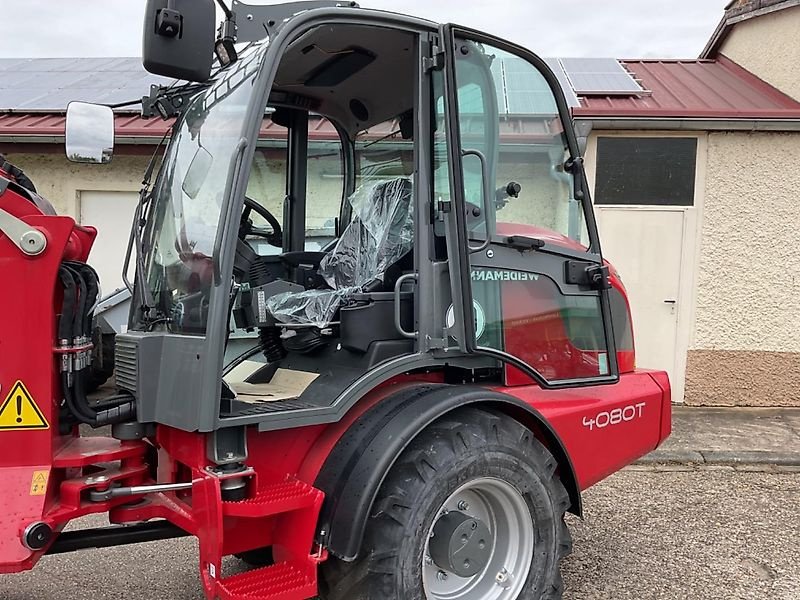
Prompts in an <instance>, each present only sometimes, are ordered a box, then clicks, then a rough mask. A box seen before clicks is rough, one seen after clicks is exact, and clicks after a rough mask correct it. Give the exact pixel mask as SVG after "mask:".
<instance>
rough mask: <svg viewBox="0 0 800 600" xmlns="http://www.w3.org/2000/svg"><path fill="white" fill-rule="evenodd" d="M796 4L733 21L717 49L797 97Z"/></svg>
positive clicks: (799, 24) (799, 27) (799, 28)
mask: <svg viewBox="0 0 800 600" xmlns="http://www.w3.org/2000/svg"><path fill="white" fill-rule="evenodd" d="M798 33H800V6H796V7H792V8H787V9H784V10H779V11H776V12H773V13H769V14H766V15H762V16H760V17H755V18H752V19H748V20H747V21H742V22H741V23H737V24H736V25H735V26H734V28H733V30H732V31H731V32H730V33H729V34H728V37H727V39H726V40H725V41H724V42H723V44H722V47H721V48H720V52H721V53H722V54H724V55H725V56H727V57H728V58H730V59H731V60H733V61H734V62H736V63H738V64H739V65H741V66H743V67H744V68H745V69H747V70H748V71H750V72H751V73H753V74H754V75H756V76H757V77H759V78H761V79H763V80H764V81H766V82H767V83H769V84H771V85H772V86H774V87H776V88H778V89H779V90H781V91H782V92H783V93H784V94H788V95H789V96H791V97H792V98H794V99H795V100H800V39H799V38H798Z"/></svg>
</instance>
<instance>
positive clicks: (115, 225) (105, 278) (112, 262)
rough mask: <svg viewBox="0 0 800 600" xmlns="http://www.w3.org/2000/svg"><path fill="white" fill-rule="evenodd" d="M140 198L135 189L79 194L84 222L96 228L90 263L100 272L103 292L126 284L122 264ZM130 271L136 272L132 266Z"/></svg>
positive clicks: (105, 292) (82, 221)
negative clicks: (130, 190)
mask: <svg viewBox="0 0 800 600" xmlns="http://www.w3.org/2000/svg"><path fill="white" fill-rule="evenodd" d="M138 201H139V194H137V193H136V192H86V191H84V192H81V193H80V222H81V225H91V226H92V227H96V228H97V239H96V240H95V242H94V246H92V252H91V254H89V264H90V265H92V266H93V267H94V268H95V270H96V271H97V273H98V275H100V285H101V286H102V288H103V294H108V293H109V292H112V291H114V290H115V289H117V288H120V287H122V286H123V282H122V265H123V262H124V261H125V251H126V250H127V248H128V237H129V235H130V231H131V224H132V223H133V212H134V210H135V209H136V203H137V202H138ZM130 272H131V273H132V272H133V265H131V269H130Z"/></svg>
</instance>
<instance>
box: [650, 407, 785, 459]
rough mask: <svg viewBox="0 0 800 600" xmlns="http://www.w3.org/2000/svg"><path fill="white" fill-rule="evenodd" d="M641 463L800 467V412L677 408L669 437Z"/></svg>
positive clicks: (757, 409)
mask: <svg viewBox="0 0 800 600" xmlns="http://www.w3.org/2000/svg"><path fill="white" fill-rule="evenodd" d="M639 463H640V464H642V463H644V464H651V463H661V464H674V463H680V464H685V463H693V464H710V465H715V464H716V465H735V464H745V465H765V466H766V465H773V466H800V409H798V408H732V407H724V408H716V407H715V408H708V407H690V406H675V407H673V417H672V435H671V436H670V437H669V439H668V440H667V441H666V442H665V443H664V444H663V445H662V446H661V447H660V448H658V449H657V450H655V451H654V452H651V453H650V454H649V455H647V456H646V457H644V458H643V459H641V460H640V461H639Z"/></svg>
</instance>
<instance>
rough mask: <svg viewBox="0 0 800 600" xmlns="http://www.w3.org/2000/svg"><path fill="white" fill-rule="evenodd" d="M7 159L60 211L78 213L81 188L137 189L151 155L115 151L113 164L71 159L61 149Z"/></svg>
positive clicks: (103, 189)
mask: <svg viewBox="0 0 800 600" xmlns="http://www.w3.org/2000/svg"><path fill="white" fill-rule="evenodd" d="M6 156H7V158H8V160H9V161H10V162H11V163H13V164H15V165H17V166H18V167H19V168H20V169H22V170H23V171H25V174H26V175H27V176H28V177H30V178H31V180H32V181H33V183H34V185H36V191H38V192H39V194H41V195H42V196H44V197H45V198H47V199H48V200H49V201H50V202H51V203H52V204H53V206H55V208H56V210H57V211H58V213H59V214H64V215H70V216H72V217H75V218H76V219H77V218H78V217H79V214H78V212H79V202H78V196H79V192H80V191H81V190H86V191H91V190H96V191H121V192H126V191H138V189H139V188H140V187H141V182H142V175H143V174H144V170H145V167H146V166H147V163H148V161H149V158H150V157H149V156H126V155H116V156H114V159H113V160H112V162H111V163H110V164H107V165H87V164H78V163H71V162H69V161H68V160H67V158H66V157H65V156H64V155H63V154H62V153H49V154H44V153H43V154H19V153H14V152H9V153H8V154H7V155H6Z"/></svg>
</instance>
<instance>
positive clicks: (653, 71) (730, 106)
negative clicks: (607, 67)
mask: <svg viewBox="0 0 800 600" xmlns="http://www.w3.org/2000/svg"><path fill="white" fill-rule="evenodd" d="M622 64H623V65H625V67H626V68H627V69H628V70H629V71H630V72H631V73H632V74H633V75H634V76H635V77H636V79H638V80H639V81H640V82H641V84H642V87H644V88H645V89H646V90H649V91H650V92H651V93H650V94H646V95H641V96H602V97H600V96H591V97H583V98H581V99H580V101H581V106H580V107H579V108H575V109H573V112H574V115H575V116H576V117H579V118H591V117H615V118H637V119H639V118H654V117H658V118H706V119H796V118H800V103H798V102H797V101H795V100H793V99H792V98H790V97H789V96H787V95H786V94H783V93H782V92H780V91H778V90H777V89H775V88H774V87H772V86H771V85H769V84H768V83H766V82H764V81H762V80H761V79H759V78H758V77H756V76H755V75H753V74H752V73H750V72H749V71H746V70H745V69H743V68H742V67H740V66H739V65H737V64H736V63H734V62H733V61H731V60H729V59H727V58H725V57H723V56H721V57H719V59H717V60H700V59H698V60H626V61H622Z"/></svg>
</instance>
